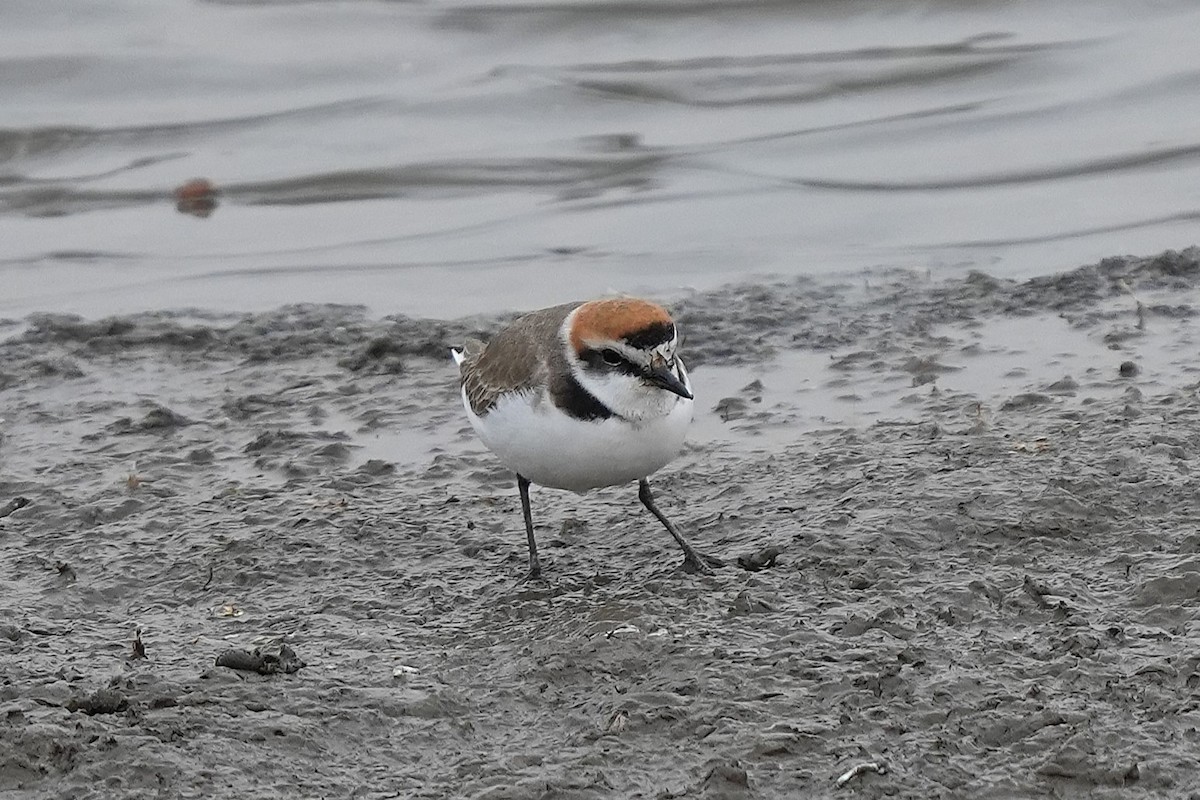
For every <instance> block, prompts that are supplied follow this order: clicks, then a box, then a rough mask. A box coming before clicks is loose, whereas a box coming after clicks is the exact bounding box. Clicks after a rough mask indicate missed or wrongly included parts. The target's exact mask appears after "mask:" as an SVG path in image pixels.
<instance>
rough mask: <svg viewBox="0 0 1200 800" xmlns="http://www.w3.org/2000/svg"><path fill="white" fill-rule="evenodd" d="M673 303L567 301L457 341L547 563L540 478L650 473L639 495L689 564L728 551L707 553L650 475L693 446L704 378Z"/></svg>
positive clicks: (594, 483) (533, 565)
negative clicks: (691, 370) (537, 514)
mask: <svg viewBox="0 0 1200 800" xmlns="http://www.w3.org/2000/svg"><path fill="white" fill-rule="evenodd" d="M678 344H679V333H678V331H677V329H676V326H675V322H674V320H672V319H671V315H670V314H668V313H667V311H666V309H664V308H663V307H662V306H659V305H657V304H655V303H651V302H649V301H647V300H640V299H637V298H633V297H619V298H609V299H602V300H589V301H587V302H576V303H566V304H564V305H560V306H553V307H551V308H544V309H541V310H539V311H533V312H530V313H528V314H526V315H525V316H523V317H520V318H519V319H517V320H516V321H514V322H513V323H512V324H511V325H509V326H508V327H507V328H505V329H504V330H502V331H500V332H499V333H498V334H496V335H495V336H494V337H493V338H492V340H491V341H490V342H488V343H487V344H486V345H484V344H483V343H482V342H479V341H477V340H469V341H468V342H467V343H466V345H465V346H464V347H463V349H462V350H451V354H452V355H453V356H454V360H455V362H456V363H457V364H458V366H459V374H460V377H461V382H462V399H463V405H464V406H465V407H466V410H467V417H468V418H469V419H470V420H471V426H472V427H473V428H474V429H475V432H476V433H477V434H478V435H479V438H480V439H481V440H482V441H483V443H484V444H485V445H487V447H488V449H490V450H491V451H492V452H493V453H495V454H496V456H497V457H498V458H499V459H500V461H501V462H502V463H503V464H504V465H505V466H507V467H508V468H509V469H511V470H512V471H513V472H515V473H516V476H517V490H518V491H519V493H520V495H521V511H522V512H523V514H524V517H525V533H526V536H527V537H528V541H529V578H537V577H540V575H541V562H540V561H539V560H538V552H537V541H536V540H535V539H534V535H533V514H532V511H531V510H530V504H529V485H530V484H531V483H536V484H538V485H539V486H547V487H551V488H554V489H566V490H569V491H572V492H579V493H583V492H586V491H588V490H589V489H596V488H599V487H602V486H619V485H621V484H626V483H630V482H633V481H637V482H638V499H639V500H641V502H642V505H644V506H645V507H646V508H647V509H649V511H650V513H651V514H653V515H654V516H655V517H656V518H657V519H658V521H659V522H661V523H662V524H663V527H665V528H666V529H667V532H668V533H670V534H671V536H672V537H674V539H675V541H676V542H678V543H679V546H680V548H682V549H683V555H684V559H683V568H684V570H685V571H687V572H710V571H711V570H710V566H720V565H721V563H722V562H721V561H720V560H719V559H716V558H712V557H710V556H706V555H702V554H700V553H698V552H697V551H696V550H695V549H694V548H693V547H692V546H691V544H689V543H688V541H687V539H685V538H684V537H683V535H682V534H681V533H680V532H679V529H678V528H676V527H675V525H674V524H672V522H671V521H670V520H669V519H667V518H666V516H665V515H664V514H663V513H662V512H661V511H660V510H659V509H658V506H656V505H655V504H654V495H653V494H652V493H651V491H650V482H649V480H648V477H649V476H650V475H651V474H652V473H654V472H656V471H657V470H658V469H659V468H661V467H662V466H663V465H665V464H666V463H667V462H669V461H671V460H672V459H673V458H675V457H676V456H677V455H678V454H679V451H680V449H681V448H682V447H683V440H684V437H685V436H686V435H687V429H688V425H689V424H690V423H691V421H692V405H693V398H692V385H691V382H690V381H689V380H688V374H687V370H686V369H685V368H684V366H683V362H682V361H681V360H680V359H679V357H678V356H677V355H676V352H675V351H676V348H677V347H678Z"/></svg>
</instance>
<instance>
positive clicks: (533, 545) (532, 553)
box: [517, 473, 542, 581]
mask: <svg viewBox="0 0 1200 800" xmlns="http://www.w3.org/2000/svg"><path fill="white" fill-rule="evenodd" d="M517 491H519V492H520V493H521V513H523V514H524V515H525V535H526V536H527V537H528V538H529V574H528V575H526V576H525V580H527V581H532V580H537V579H538V578H540V577H542V565H541V562H539V561H538V554H537V542H536V541H535V540H534V538H533V512H532V511H531V510H530V508H529V479H528V478H526V477H525V476H524V475H521V474H520V473H518V474H517Z"/></svg>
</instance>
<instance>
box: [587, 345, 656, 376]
mask: <svg viewBox="0 0 1200 800" xmlns="http://www.w3.org/2000/svg"><path fill="white" fill-rule="evenodd" d="M579 359H580V360H581V361H582V362H583V365H584V368H585V369H589V370H596V371H597V372H623V373H625V374H626V375H641V374H642V369H641V368H640V367H638V366H637V365H636V364H634V363H633V362H632V361H630V360H629V359H628V358H626V357H625V354H624V353H622V352H621V351H619V350H613V349H611V348H607V347H605V348H602V349H599V350H595V349H592V348H588V349H587V350H584V351H583V352H582V353H580V354H579Z"/></svg>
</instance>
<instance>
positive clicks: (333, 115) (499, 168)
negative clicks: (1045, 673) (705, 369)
mask: <svg viewBox="0 0 1200 800" xmlns="http://www.w3.org/2000/svg"><path fill="white" fill-rule="evenodd" d="M1196 30H1200V7H1197V6H1196V4H1194V3H1185V2H1159V3H1147V4H1136V5H1132V4H1127V3H1115V2H1101V3H1096V2H1082V1H1071V2H1062V3H1033V2H1025V3H1021V2H1018V3H1001V2H979V3H975V2H971V3H968V2H886V3H885V2H853V3H845V2H839V3H832V2H830V3H804V4H797V3H792V2H770V1H769V0H759V1H749V0H748V1H747V2H738V1H737V0H711V1H708V0H685V1H683V2H652V1H651V0H640V1H639V0H613V1H612V2H563V1H560V2H528V3H507V2H474V3H472V2H461V1H458V2H438V3H407V2H348V3H347V2H338V3H333V2H309V3H295V2H195V1H194V2H176V3H152V2H140V1H139V0H101V1H100V2H95V3H90V4H88V7H87V9H86V10H84V9H75V8H72V9H71V10H70V12H69V13H68V12H67V11H66V10H63V9H61V8H60V7H56V6H54V5H53V4H46V3H42V2H38V1H37V0H11V2H9V3H8V4H6V7H5V25H3V26H0V53H3V55H2V56H0V108H3V109H4V114H3V116H0V242H3V244H4V246H3V248H2V249H0V276H2V277H3V280H4V286H5V291H4V293H3V294H2V295H0V316H9V317H14V316H20V315H23V314H25V313H28V312H30V311H33V310H69V311H76V312H81V313H85V314H88V315H98V314H106V313H113V312H125V311H133V310H138V309H147V308H164V307H183V306H197V307H207V308H216V309H247V310H249V309H260V308H267V307H274V306H276V305H278V304H280V303H284V302H294V301H335V302H351V303H365V304H367V305H369V306H370V307H371V308H372V310H373V311H377V312H379V313H387V312H404V313H409V314H422V315H432V316H439V317H444V316H453V315H459V314H464V313H473V312H481V311H494V310H499V309H508V308H525V307H532V306H537V305H540V304H543V303H549V302H554V301H558V300H564V299H569V298H572V297H579V296H585V295H589V294H594V293H599V292H603V291H607V290H611V289H616V290H623V291H638V292H651V293H655V294H659V295H661V296H667V297H669V296H671V295H677V294H678V293H680V292H681V291H685V290H686V289H687V288H688V287H697V288H705V287H710V286H713V285H717V284H720V283H724V282H728V281H730V280H737V279H741V278H745V277H747V276H755V275H764V274H785V275H786V274H830V273H845V272H855V271H859V270H863V269H871V268H874V267H896V266H899V267H909V268H913V269H916V270H920V271H922V272H923V271H927V270H928V271H931V272H934V273H942V272H957V271H962V270H966V269H971V268H975V269H984V270H987V271H989V272H991V273H993V274H997V275H1001V276H1022V275H1032V274H1040V273H1045V272H1048V271H1053V270H1058V269H1067V268H1070V267H1073V266H1076V265H1078V264H1080V263H1086V262H1088V261H1092V260H1096V259H1099V258H1102V257H1104V256H1107V255H1111V254H1116V253H1127V252H1132V253H1149V252H1156V251H1158V250H1161V249H1163V248H1166V247H1182V246H1185V245H1187V244H1191V243H1193V242H1195V241H1196V234H1195V231H1196V221H1197V219H1198V218H1200V189H1198V188H1197V187H1198V186H1200V90H1198V89H1197V87H1198V86H1200V50H1198V49H1197V47H1196V43H1195V34H1194V32H1195V31H1196ZM194 177H204V178H207V179H208V180H211V181H212V182H213V183H214V184H216V185H217V186H218V187H219V188H220V189H221V192H222V193H221V196H220V198H219V205H218V206H217V208H216V209H215V211H214V212H213V213H212V214H211V215H209V216H208V217H206V218H199V217H195V216H190V215H186V214H181V213H178V212H177V211H176V209H175V203H174V200H173V198H172V190H173V188H174V187H176V186H178V185H180V184H182V183H183V182H184V181H186V180H188V179H191V178H194Z"/></svg>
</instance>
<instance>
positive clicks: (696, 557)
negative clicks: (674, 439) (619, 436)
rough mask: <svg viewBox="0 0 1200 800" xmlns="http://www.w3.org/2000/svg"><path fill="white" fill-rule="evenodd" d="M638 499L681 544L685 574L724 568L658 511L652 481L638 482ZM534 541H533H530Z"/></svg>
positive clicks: (643, 480)
mask: <svg viewBox="0 0 1200 800" xmlns="http://www.w3.org/2000/svg"><path fill="white" fill-rule="evenodd" d="M638 499H639V500H641V501H642V505H644V506H645V507H646V508H648V509H650V513H651V514H653V515H654V516H655V517H657V518H658V521H659V522H661V523H662V524H663V527H664V528H666V529H667V533H669V534H671V536H673V537H675V541H676V542H679V546H680V547H682V548H683V571H684V572H700V573H704V574H711V573H712V570H711V569H710V567H723V566H725V562H724V561H722V560H721V559H719V558H714V557H713V556H706V555H704V554H702V553H698V552H696V550H695V548H693V547H692V546H691V545H690V544H688V540H687V539H685V538H683V534H681V533H680V532H679V530H678V529H677V528H676V527H675V526H674V525H673V524H671V520H669V519H667V518H666V517H665V516H663V513H662V512H661V511H659V510H658V506H656V505H654V495H653V494H651V493H650V481H648V480H646V479H645V478H642V479H641V480H640V481H638ZM530 541H532V539H530Z"/></svg>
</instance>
